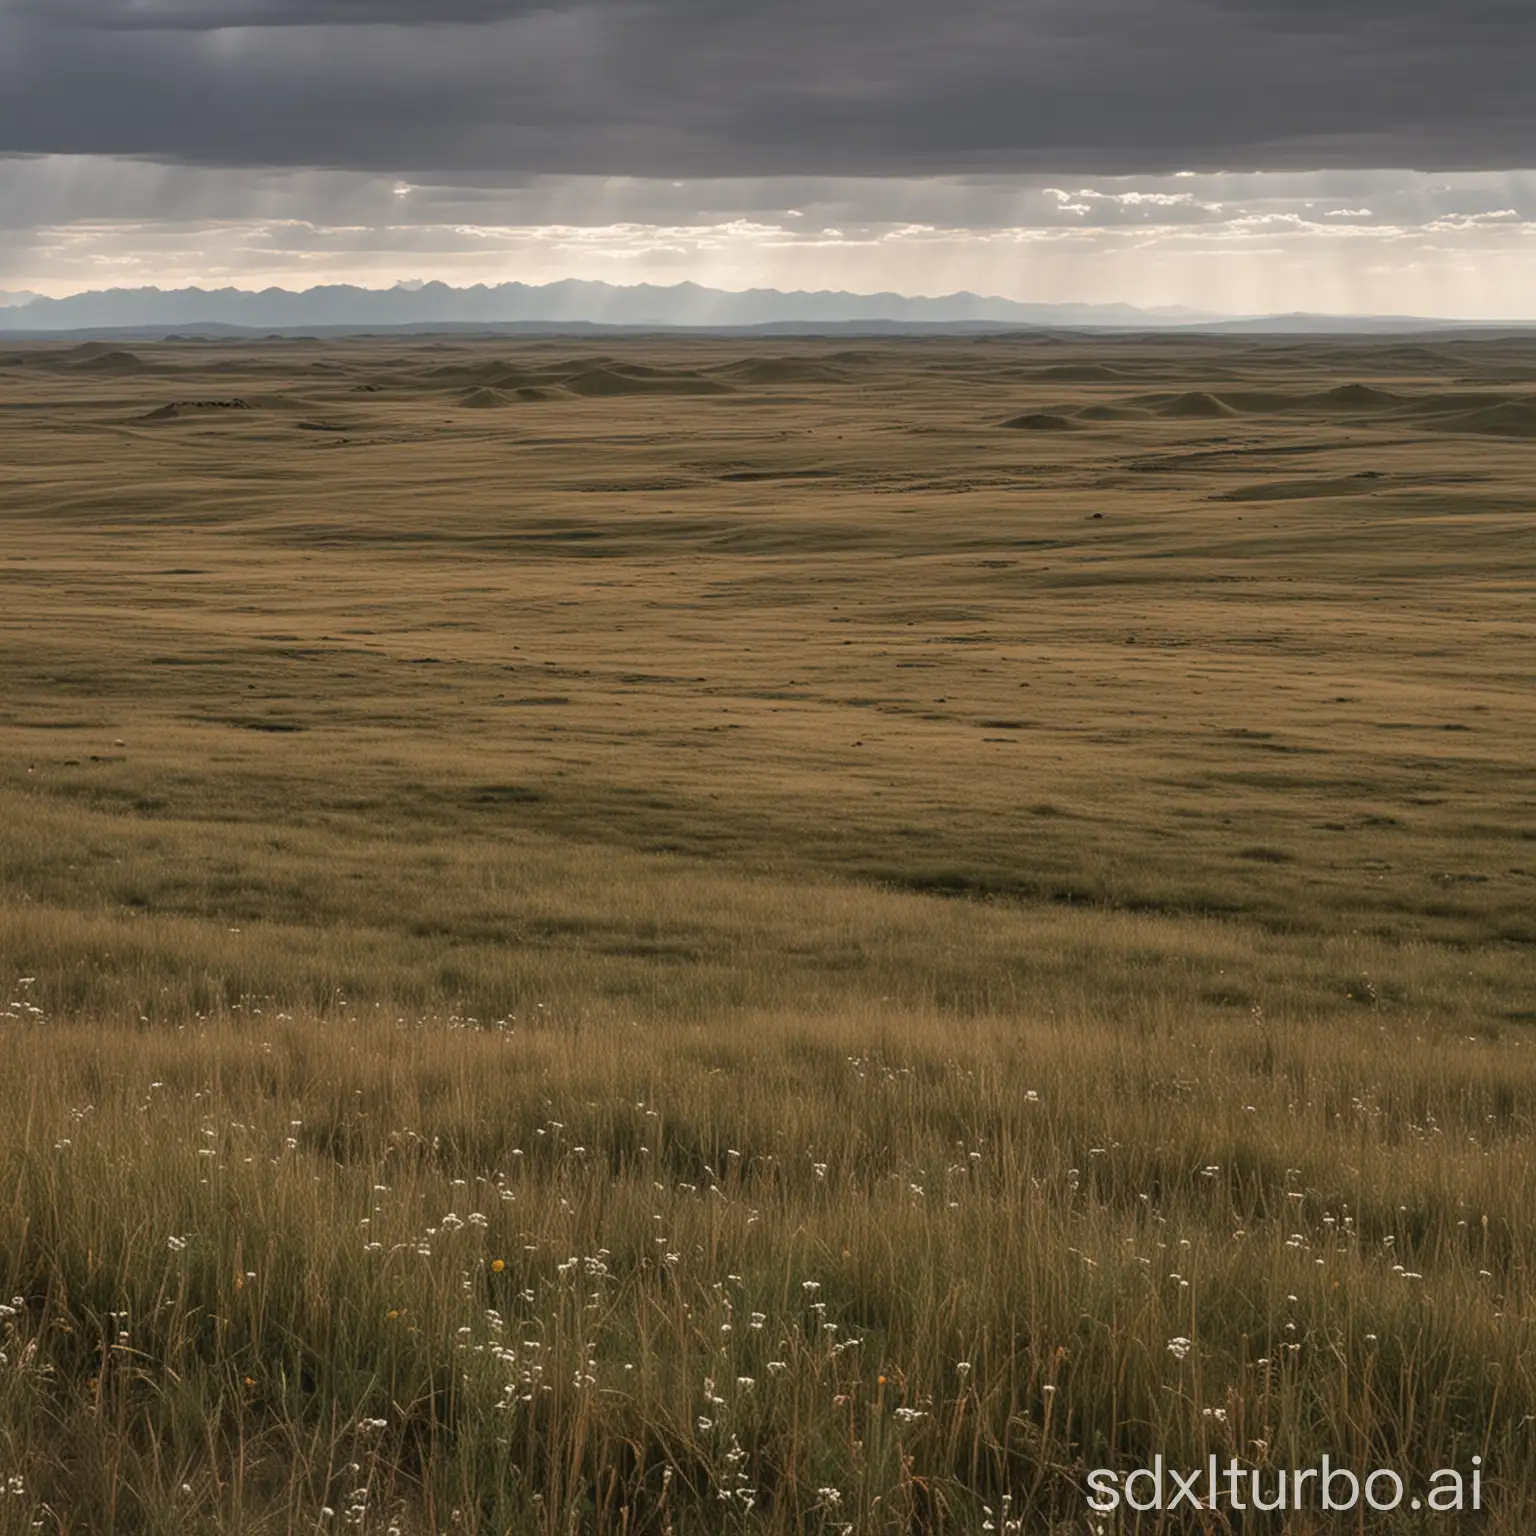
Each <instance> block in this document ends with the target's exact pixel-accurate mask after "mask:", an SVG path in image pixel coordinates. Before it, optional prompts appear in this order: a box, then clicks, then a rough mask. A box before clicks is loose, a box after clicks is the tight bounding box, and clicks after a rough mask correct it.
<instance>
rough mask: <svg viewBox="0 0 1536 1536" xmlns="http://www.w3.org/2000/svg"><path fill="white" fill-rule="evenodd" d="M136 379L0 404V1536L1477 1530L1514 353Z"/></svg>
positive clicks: (1504, 1405)
mask: <svg viewBox="0 0 1536 1536" xmlns="http://www.w3.org/2000/svg"><path fill="white" fill-rule="evenodd" d="M136 350H137V351H138V352H139V353H140V354H141V357H140V362H141V364H142V366H140V367H137V368H135V367H134V366H132V365H131V364H128V363H124V362H123V361H122V360H121V359H116V360H113V359H112V358H111V357H110V356H108V357H107V358H106V359H105V360H104V359H103V358H102V357H101V356H100V355H92V354H89V353H88V354H84V355H79V354H69V353H65V352H62V351H59V350H58V349H54V350H52V351H50V350H48V349H38V350H35V351H33V352H31V353H29V354H27V355H26V356H25V358H23V359H22V360H21V361H20V362H13V364H12V366H11V367H10V368H6V367H5V366H4V365H5V363H6V359H4V358H0V410H3V413H4V414H3V415H0V439H3V445H4V453H5V460H6V463H7V465H8V478H7V480H6V481H5V483H4V484H3V485H0V599H3V607H0V979H3V984H4V985H6V986H11V983H12V979H13V978H14V979H15V985H14V987H12V990H11V992H10V993H9V994H7V996H5V997H0V1002H7V1001H8V1002H9V1004H10V1006H9V1008H8V1009H5V1010H3V1012H4V1017H3V1018H0V1030H3V1032H4V1033H3V1037H0V1038H3V1044H4V1048H5V1060H6V1072H5V1074H4V1077H3V1080H0V1180H3V1183H0V1293H3V1296H4V1297H8V1296H12V1295H14V1296H15V1297H17V1298H19V1299H18V1301H17V1302H15V1303H13V1304H12V1306H13V1307H14V1313H13V1315H11V1316H8V1317H7V1318H5V1319H4V1323H3V1326H4V1328H5V1330H6V1337H5V1339H4V1341H3V1343H0V1350H3V1352H4V1354H5V1356H6V1363H5V1364H4V1365H3V1366H0V1477H15V1478H17V1479H19V1480H20V1481H19V1483H18V1484H17V1485H16V1486H17V1487H19V1488H20V1489H21V1490H22V1491H21V1492H18V1493H11V1494H7V1495H6V1496H5V1497H4V1498H3V1499H0V1531H6V1532H8V1531H9V1530H11V1529H12V1528H14V1529H15V1530H17V1531H18V1532H20V1531H30V1530H32V1529H37V1528H40V1529H44V1530H51V1531H70V1532H95V1531H135V1532H137V1531H143V1532H150V1531H166V1532H173V1531H174V1532H182V1531H196V1530H209V1531H221V1532H223V1531H248V1532H265V1531H286V1530H312V1529H315V1528H317V1526H320V1525H326V1524H331V1523H334V1524H335V1525H336V1526H338V1527H348V1528H356V1529H361V1530H364V1531H376V1532H379V1533H381V1536H382V1533H384V1532H387V1531H388V1530H390V1529H391V1527H393V1528H395V1529H397V1530H398V1531H400V1532H402V1533H404V1536H418V1533H425V1532H428V1531H439V1530H442V1531H450V1530H462V1531H478V1532H492V1531H496V1532H501V1531H509V1530H510V1531H516V1532H525V1531H526V1532H534V1531H538V1532H548V1533H551V1536H554V1533H560V1536H565V1533H568V1532H572V1531H593V1532H597V1531H603V1532H607V1531H615V1532H618V1531H642V1530H644V1531H655V1532H657V1533H661V1532H663V1531H665V1530H667V1529H669V1528H670V1529H671V1530H672V1531H673V1532H675V1533H677V1536H683V1533H685V1532H690V1531H714V1530H720V1529H735V1530H741V1531H744V1532H745V1531H759V1530H760V1531H765V1532H786V1533H787V1532H791V1531H793V1532H796V1533H800V1532H807V1533H819V1532H822V1531H826V1532H828V1533H830V1532H833V1531H840V1530H842V1529H843V1528H844V1527H846V1526H849V1525H852V1526H853V1527H854V1528H855V1529H856V1530H858V1531H864V1530H869V1531H876V1530H880V1531H885V1530H902V1531H914V1530H922V1531H934V1532H941V1531H942V1532H947V1531H973V1530H979V1529H982V1528H984V1522H985V1520H986V1519H987V1518H988V1516H987V1513H986V1511H987V1509H988V1508H990V1510H991V1511H992V1512H993V1521H994V1524H996V1525H998V1526H999V1527H1000V1528H1001V1526H1002V1525H1004V1524H1005V1523H1006V1522H1007V1521H1008V1520H1013V1521H1021V1522H1023V1527H1022V1528H1023V1529H1024V1530H1027V1531H1034V1530H1037V1529H1040V1530H1043V1529H1048V1528H1052V1527H1053V1526H1054V1525H1059V1526H1060V1527H1061V1528H1062V1529H1064V1530H1065V1529H1073V1530H1082V1529H1086V1527H1085V1524H1084V1520H1085V1510H1084V1491H1083V1486H1082V1477H1083V1473H1084V1471H1085V1469H1086V1468H1089V1467H1092V1466H1096V1465H1105V1464H1115V1465H1126V1466H1128V1465H1132V1464H1135V1463H1136V1462H1137V1461H1139V1460H1141V1459H1144V1458H1145V1457H1146V1456H1147V1455H1148V1454H1149V1453H1150V1452H1151V1451H1153V1450H1161V1451H1162V1452H1163V1453H1164V1454H1166V1455H1167V1456H1168V1457H1169V1458H1170V1460H1172V1461H1174V1462H1176V1463H1178V1464H1189V1465H1192V1464H1194V1463H1195V1462H1197V1461H1199V1460H1200V1459H1201V1458H1202V1457H1203V1456H1204V1455H1205V1454H1206V1453H1207V1451H1210V1450H1217V1451H1220V1452H1221V1453H1222V1454H1223V1455H1224V1456H1225V1455H1230V1454H1237V1455H1240V1456H1243V1457H1245V1458H1249V1459H1252V1460H1253V1461H1254V1462H1256V1463H1257V1464H1260V1465H1265V1466H1281V1465H1297V1464H1307V1463H1310V1462H1315V1461H1316V1460H1317V1459H1318V1458H1319V1457H1320V1456H1321V1455H1322V1454H1323V1453H1324V1452H1327V1453H1328V1454H1330V1455H1331V1456H1332V1457H1333V1458H1334V1459H1335V1460H1336V1461H1347V1462H1352V1463H1353V1464H1355V1465H1357V1466H1362V1467H1366V1466H1372V1465H1377V1464H1387V1465H1394V1466H1397V1467H1399V1468H1400V1469H1401V1470H1403V1471H1404V1473H1405V1474H1412V1475H1417V1476H1420V1477H1423V1476H1427V1474H1428V1472H1429V1471H1430V1470H1432V1469H1433V1468H1435V1467H1438V1466H1444V1465H1459V1466H1466V1465H1467V1464H1468V1462H1469V1460H1470V1457H1471V1456H1472V1455H1474V1454H1479V1455H1482V1456H1483V1457H1484V1459H1485V1464H1486V1467H1487V1473H1486V1478H1485V1482H1486V1486H1487V1488H1488V1490H1489V1493H1488V1499H1487V1501H1486V1502H1487V1503H1488V1504H1489V1505H1490V1506H1492V1509H1491V1512H1490V1513H1489V1515H1488V1516H1487V1524H1486V1529H1488V1530H1489V1531H1498V1532H1510V1533H1513V1532H1517V1531H1522V1530H1524V1529H1526V1528H1527V1527H1528V1520H1527V1518H1526V1517H1527V1516H1528V1515H1529V1514H1530V1512H1531V1511H1532V1510H1533V1509H1536V1462H1533V1458H1532V1455H1531V1449H1530V1433H1531V1424H1532V1422H1533V1421H1536V1420H1533V1416H1536V1375H1533V1365H1536V1355H1533V1353H1532V1347H1531V1342H1530V1339H1531V1324H1532V1321H1533V1317H1536V1311H1533V1309H1536V1301H1533V1298H1532V1295H1531V1292H1530V1285H1529V1277H1530V1274H1531V1269H1532V1264H1531V1261H1532V1257H1533V1254H1532V1248H1531V1244H1532V1237H1531V1234H1532V1232H1533V1231H1536V1189H1533V1187H1532V1178H1531V1174H1530V1172H1529V1168H1530V1165H1531V1152H1532V1133H1533V1113H1536V1066H1533V1065H1532V1064H1531V1061H1530V1059H1529V1056H1530V1052H1529V1048H1528V1044H1527V1041H1528V1034H1527V1029H1528V1026H1529V1024H1530V1023H1532V1022H1533V1021H1536V1014H1533V1013H1532V1011H1531V1010H1532V993H1531V980H1532V972H1531V964H1530V948H1529V946H1530V941H1531V937H1532V932H1533V930H1532V927H1531V911H1532V890H1533V886H1536V855H1533V854H1532V853H1531V851H1530V849H1531V842H1532V837H1533V835H1536V828H1533V819H1532V807H1533V797H1532V791H1531V780H1530V773H1529V769H1530V761H1529V758H1530V743H1531V741H1532V740H1533V739H1536V705H1533V704H1532V702H1531V701H1532V699H1533V698H1536V686H1533V684H1536V678H1533V676H1532V673H1533V672H1536V664H1533V663H1536V645H1533V643H1532V642H1533V640H1536V635H1533V632H1532V631H1533V625H1532V620H1531V613H1532V609H1531V605H1530V597H1531V588H1532V565H1533V561H1532V555H1531V545H1530V541H1529V537H1528V532H1529V530H1528V527H1527V524H1528V521H1529V513H1528V510H1527V508H1526V505H1525V496H1526V487H1527V486H1528V484H1529V474H1530V469H1531V452H1532V450H1531V447H1530V444H1529V442H1528V441H1527V440H1526V439H1525V438H1524V437H1523V436H1522V431H1523V427H1522V423H1523V422H1524V420H1525V416H1524V415H1523V414H1522V413H1523V412H1528V411H1529V409H1530V404H1529V401H1530V396H1529V392H1528V390H1527V389H1526V387H1525V385H1523V384H1521V383H1520V382H1518V380H1519V378H1520V377H1521V376H1522V370H1523V371H1524V374H1525V375H1526V376H1528V375H1529V373H1530V362H1529V359H1528V357H1527V356H1526V354H1525V353H1524V352H1522V351H1521V350H1520V349H1519V347H1518V346H1516V345H1513V344H1512V345H1508V346H1506V345H1502V344H1477V345H1474V344H1462V345H1457V344H1444V345H1441V346H1437V347H1435V348H1411V349H1404V348H1402V347H1400V346H1397V345H1386V344H1379V345H1373V346H1354V345H1352V344H1351V345H1348V346H1345V345H1339V346H1324V345H1321V344H1319V345H1306V346H1296V345H1285V346H1278V345H1269V346H1266V345H1254V344H1248V343H1243V344H1237V343H1231V344H1227V343H1214V342H1207V343H1198V344H1197V343H1181V342H1161V343H1157V344H1155V345H1154V344H1152V343H1146V342H1139V341H1134V340H1132V341H1121V342H1116V343H1113V344H1110V343H1104V344H1094V343H1088V342H1076V343H1062V342H1051V341H1027V340H1020V341H1013V342H996V341H989V342H980V343H970V342H955V343H931V344H924V345H921V346H918V345H914V344H874V345H871V346H870V347H868V348H864V349H861V351H859V352H858V353H854V354H850V353H849V352H848V351H847V349H845V348H838V347H835V346H832V345H830V344H798V345H796V346H795V347H792V348H784V349H780V350H781V351H783V352H784V353H785V358H784V359H783V360H779V359H777V358H775V359H768V360H764V359H756V360H753V359H745V360H744V359H743V353H744V350H745V349H744V346H743V345H742V344H739V343H737V344H727V343H724V342H711V343H702V342H687V343H685V342H670V343H663V342H648V343H645V344H643V345H641V344H635V345H634V346H632V347H621V348H620V349H619V350H618V351H617V352H615V351H614V349H613V348H611V347H610V348H609V351H610V353H612V354H613V355H612V356H610V357H609V358H608V359H607V360H605V361H604V360H598V359H596V358H595V357H594V356H592V355H582V356H573V355H572V348H571V347H570V346H569V345H567V344H565V343H561V344H560V345H559V347H558V348H555V347H551V346H549V345H545V344H537V343H523V344H517V345H507V344H497V345H496V346H494V347H491V346H489V345H486V344H467V343H466V344H463V345H460V346H456V347H450V346H445V345H442V344H410V345H409V346H403V345H402V344H399V343H395V342H390V343H387V344H386V343H369V342H357V343H347V344H340V343H338V344H326V345H324V346H320V345H315V346H305V345H301V344H282V345H278V344H273V345H272V346H269V347H267V348H258V347H245V348H216V347H206V346H198V347H192V346H187V345H181V346H176V345H166V346H162V347H154V348H137V349H136ZM445 368H446V369H448V370H449V371H448V372H447V373H443V372H440V371H437V370H442V369H445ZM647 370H651V371H649V372H648V371H647ZM1107 370H1113V371H1107ZM1512 379H1514V380H1516V382H1513V383H1511V382H1510V380H1512ZM1357 381H1369V383H1370V384H1371V385H1372V387H1373V388H1376V389H1379V390H1381V391H1383V392H1385V393H1386V394H1387V395H1388V396H1389V398H1388V399H1387V400H1386V401H1385V402H1384V401H1383V399H1382V398H1381V396H1380V395H1373V394H1372V393H1371V392H1370V391H1365V390H1350V391H1346V392H1345V393H1343V394H1340V395H1335V394H1331V393H1329V391H1331V390H1332V389H1333V388H1334V387H1335V386H1338V385H1341V384H1349V383H1353V382H1357ZM365 386H366V387H365ZM706 386H708V388H706ZM530 392H531V393H530ZM1203 394H1208V395H1210V396H1212V397H1219V399H1218V400H1217V406H1218V407H1219V408H1217V409H1212V407H1211V405H1210V403H1209V401H1208V400H1206V399H1204V398H1203ZM216 398H219V399H222V398H239V399H242V400H244V401H246V406H245V407H244V408H237V407H231V406H217V407H215V406H210V405H201V406H192V407H188V406H186V405H185V404H184V405H182V406H180V407H178V408H177V409H176V410H172V411H162V410H161V408H162V407H165V406H167V405H169V404H171V403H172V402H174V401H182V402H187V401H193V402H196V401H207V400H212V399H216ZM1014 419H1017V420H1019V421H1020V422H1021V425H1020V426H1019V427H1015V428H1009V427H1005V426H1002V425H1000V423H1002V422H1004V421H1008V420H1014ZM1042 423H1044V424H1043V425H1042ZM1062 423H1066V425H1065V426H1063V425H1062ZM316 427H320V428H332V429H334V430H314V429H315V428H316ZM301 428H303V430H301ZM1096 513H1097V514H1101V515H1100V516H1095V514H1096ZM22 978H30V979H28V980H25V981H23V980H22ZM498 1266H499V1267H498ZM0 1299H3V1297H0ZM1176 1339H1188V1340H1189V1341H1190V1348H1189V1350H1188V1352H1187V1354H1183V1355H1180V1354H1178V1353H1177V1352H1175V1351H1171V1350H1170V1349H1169V1347H1168V1346H1169V1341H1170V1340H1176ZM711 1384H712V1385H711ZM375 1421H382V1422H380V1423H376V1422H375ZM1005 1497H1006V1498H1007V1499H1008V1500H1009V1501H1010V1502H1009V1503H1008V1505H1007V1510H1006V1514H1005V1512H1004V1506H1003V1503H1002V1501H1003V1499H1004V1498H1005ZM327 1507H329V1508H331V1509H333V1510H334V1511H335V1514H334V1515H333V1516H332V1517H329V1518H327V1517H325V1516H324V1515H323V1514H322V1510H323V1509H324V1508H327ZM39 1521H41V1522H42V1523H41V1526H38V1525H37V1522H39ZM349 1522H350V1525H349ZM1382 1526H1383V1528H1395V1527H1390V1526H1388V1525H1386V1523H1385V1522H1382ZM1244 1528H1245V1529H1247V1527H1244ZM1290 1528H1291V1529H1295V1530H1298V1531H1300V1530H1311V1529H1314V1528H1315V1527H1313V1526H1310V1525H1307V1524H1305V1523H1297V1524H1293V1525H1292V1526H1291V1527H1290ZM1317 1528H1320V1527H1317ZM1402 1528H1403V1529H1415V1528H1417V1527H1414V1526H1411V1525H1408V1524H1404V1525H1403V1526H1402ZM1429 1528H1433V1529H1445V1528H1449V1526H1448V1523H1447V1522H1445V1521H1444V1520H1443V1519H1442V1520H1441V1521H1440V1523H1439V1524H1438V1525H1434V1526H1431V1527H1429Z"/></svg>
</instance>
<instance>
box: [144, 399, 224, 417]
mask: <svg viewBox="0 0 1536 1536" xmlns="http://www.w3.org/2000/svg"><path fill="white" fill-rule="evenodd" d="M250 409H252V407H251V402H250V401H249V400H172V401H171V402H170V404H168V405H162V406H160V407H159V409H158V410H153V411H150V412H149V414H148V415H145V416H141V417H139V420H140V421H185V420H186V419H187V418H188V417H189V416H222V415H224V414H226V413H227V412H229V411H248V410H250Z"/></svg>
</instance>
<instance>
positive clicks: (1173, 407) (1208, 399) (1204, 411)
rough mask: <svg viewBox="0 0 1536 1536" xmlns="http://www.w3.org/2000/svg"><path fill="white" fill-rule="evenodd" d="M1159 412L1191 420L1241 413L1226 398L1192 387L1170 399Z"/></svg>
mask: <svg viewBox="0 0 1536 1536" xmlns="http://www.w3.org/2000/svg"><path fill="white" fill-rule="evenodd" d="M1158 414H1159V415H1161V416H1174V417H1180V418H1187V419H1190V420H1210V419H1212V418H1214V417H1219V416H1236V415H1238V414H1239V413H1238V412H1237V411H1234V410H1233V409H1232V407H1231V406H1230V405H1228V404H1227V403H1226V402H1225V401H1224V400H1218V399H1217V398H1216V396H1215V395H1208V394H1206V392H1205V391H1204V390H1202V389H1192V390H1190V391H1189V392H1188V393H1187V394H1183V395H1180V396H1178V398H1177V399H1174V400H1170V401H1169V402H1168V403H1167V404H1166V405H1165V406H1163V407H1162V409H1161V410H1160V411H1159V412H1158Z"/></svg>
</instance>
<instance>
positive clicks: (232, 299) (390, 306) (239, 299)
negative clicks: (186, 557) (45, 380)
mask: <svg viewBox="0 0 1536 1536" xmlns="http://www.w3.org/2000/svg"><path fill="white" fill-rule="evenodd" d="M0 303H7V305H8V307H7V309H6V312H5V314H4V316H3V320H0V328H3V329H5V330H11V331H21V330H25V331H75V330H85V329H98V328H99V329H123V328H134V327H143V326H167V325H169V326H182V327H191V328H196V327H200V326H210V327H218V328H220V329H222V328H225V327H239V328H241V329H254V330H266V329H273V330H281V329H286V328H291V327H294V326H309V327H320V328H325V329H332V328H335V327H338V326H340V327H375V326H386V327H394V326H414V327H421V326H433V325H451V326H462V325H516V324H530V323H531V324H545V325H548V324H554V325H560V324H576V325H583V324H585V325H601V326H663V327H672V326H697V327H706V328H735V327H742V326H762V325H783V324H806V325H847V324H857V323H862V322H886V323H893V324H897V325H903V324H905V325H982V326H992V325H1004V326H1006V325H1036V326H1041V325H1043V326H1083V325H1108V326H1134V327H1137V328H1140V327H1144V326H1152V325H1158V326H1161V325H1179V324H1188V323H1190V322H1191V321H1198V320H1200V319H1202V318H1206V317H1204V316H1201V315H1199V314H1197V313H1196V312H1194V311H1192V310H1183V309H1138V308H1136V307H1135V306H1133V305H1129V304H1102V305H1101V304H1022V303H1018V302H1015V301H1014V300H1011V299H998V298H985V297H982V296H981V295H978V294H974V293H952V294H946V295H944V296H943V297H939V298H914V297H910V296H907V295H904V294H898V293H839V292H829V291H822V292H817V293H804V292H800V293H782V292H780V291H779V290H777V289H773V288H755V289H750V290H748V291H746V292H742V293H730V292H725V291H723V290H721V289H717V288H705V287H702V286H700V285H699V284H697V283H678V284H675V285H673V286H670V287H656V286H653V285H652V284H649V283H640V284H636V285H634V286H628V287H621V286H618V285H616V284H613V283H603V282H584V281H579V280H575V279H571V280H567V281H564V282H555V283H547V284H543V285H531V284H528V283H499V284H496V285H495V286H490V287H488V286H486V285H484V284H477V285H476V286H474V287H471V288H454V287H450V286H449V285H448V284H446V283H438V282H433V283H399V284H397V285H396V286H395V287H393V288H385V289H375V288H359V287H355V286H353V285H351V284H337V285H331V286H326V287H317V288H309V289H306V290H304V291H303V292H297V293H296V292H293V291H291V290H288V289H285V288H267V289H264V290H262V291H260V292H250V291H248V290H245V289H240V288H218V289H204V288H176V289H161V288H112V289H107V290H105V291H101V292H91V293H78V294H73V295H71V296H70V297H68V298H62V299H48V298H38V297H36V296H35V295H25V294H17V295H10V296H9V299H8V301H7V299H5V298H0Z"/></svg>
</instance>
